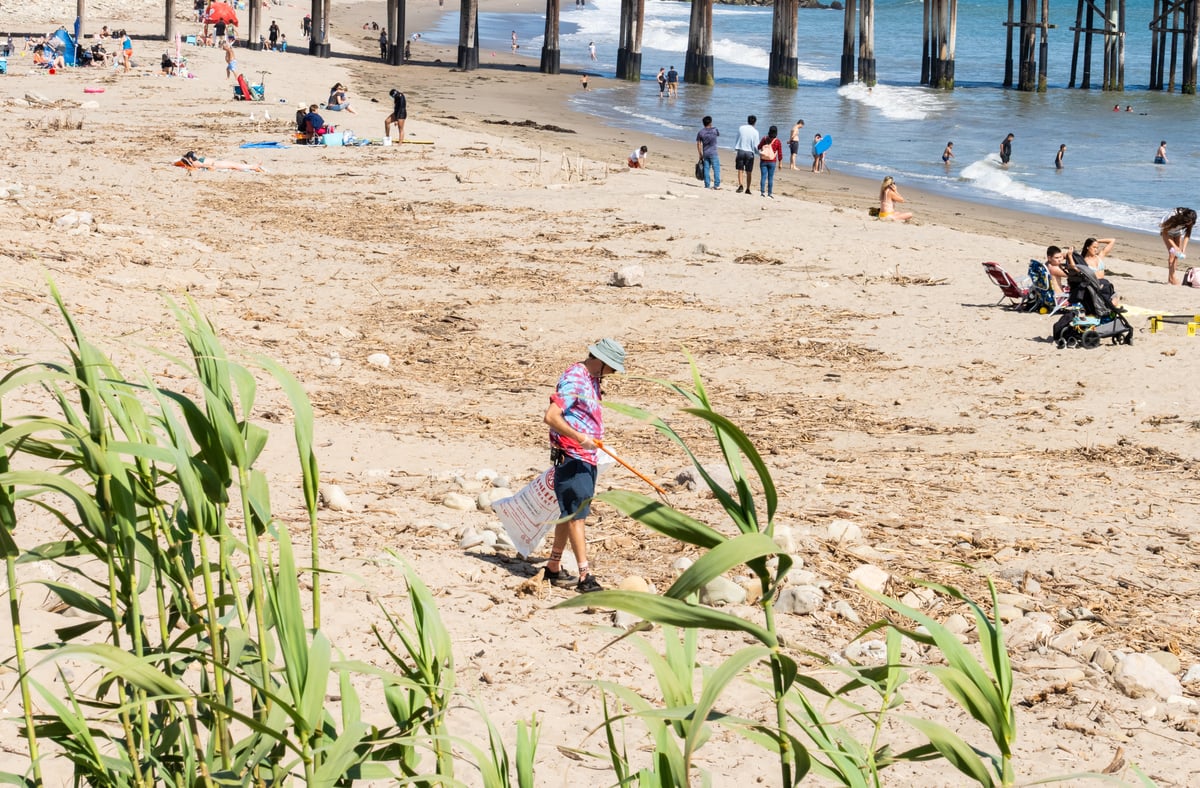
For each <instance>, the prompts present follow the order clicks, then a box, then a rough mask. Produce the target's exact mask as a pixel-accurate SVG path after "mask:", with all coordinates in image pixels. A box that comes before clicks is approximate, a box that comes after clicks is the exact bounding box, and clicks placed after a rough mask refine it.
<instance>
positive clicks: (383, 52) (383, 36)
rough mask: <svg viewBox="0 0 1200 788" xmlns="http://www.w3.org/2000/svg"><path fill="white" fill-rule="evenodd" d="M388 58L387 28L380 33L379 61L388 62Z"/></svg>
mask: <svg viewBox="0 0 1200 788" xmlns="http://www.w3.org/2000/svg"><path fill="white" fill-rule="evenodd" d="M387 56H388V37H387V28H386V27H385V28H383V29H382V30H380V31H379V59H380V60H387Z"/></svg>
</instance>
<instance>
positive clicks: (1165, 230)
mask: <svg viewBox="0 0 1200 788" xmlns="http://www.w3.org/2000/svg"><path fill="white" fill-rule="evenodd" d="M1195 226H1196V212H1195V211H1193V210H1192V209H1191V208H1176V209H1175V210H1174V211H1172V212H1171V213H1169V214H1167V215H1166V216H1164V217H1163V218H1162V221H1161V222H1159V225H1158V235H1159V237H1160V238H1162V241H1163V244H1164V245H1165V246H1166V247H1167V283H1168V284H1172V285H1177V284H1179V279H1178V278H1177V277H1176V276H1175V266H1176V265H1177V264H1178V262H1179V261H1180V260H1183V259H1184V258H1186V257H1187V255H1186V254H1184V252H1185V251H1186V250H1187V245H1188V240H1189V239H1191V237H1192V228H1193V227H1195Z"/></svg>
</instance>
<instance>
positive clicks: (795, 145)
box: [788, 120, 804, 170]
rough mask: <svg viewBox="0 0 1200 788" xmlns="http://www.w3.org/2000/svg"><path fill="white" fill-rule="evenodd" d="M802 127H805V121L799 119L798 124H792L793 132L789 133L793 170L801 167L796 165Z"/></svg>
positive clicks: (789, 150)
mask: <svg viewBox="0 0 1200 788" xmlns="http://www.w3.org/2000/svg"><path fill="white" fill-rule="evenodd" d="M802 128H804V121H803V120H798V121H796V125H795V126H792V133H791V134H789V135H788V153H789V157H790V158H791V162H790V164H791V168H792V169H793V170H796V169H799V167H797V166H796V156H798V155H799V153H800V129H802Z"/></svg>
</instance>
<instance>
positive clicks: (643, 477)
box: [593, 439, 667, 497]
mask: <svg viewBox="0 0 1200 788" xmlns="http://www.w3.org/2000/svg"><path fill="white" fill-rule="evenodd" d="M593 442H594V443H595V444H596V448H598V449H600V451H602V452H604V453H605V454H607V455H608V456H609V457H612V458H613V459H614V460H616V461H617V462H619V463H621V465H623V466H624V467H625V470H627V471H629V472H630V473H632V474H633V475H634V476H636V477H638V478H639V479H641V480H642V481H644V482H645V483H646V484H648V485H650V486H651V487H653V488H654V489H655V490H658V494H659V495H662V496H664V497H666V494H667V491H666V490H664V489H663V488H661V487H659V486H658V485H657V484H655V483H654V482H652V481H650V478H649V477H648V476H646V475H645V474H643V473H641V472H639V471H638V470H637V469H636V468H634V467H633V466H632V465H630V464H629V463H627V462H625V461H624V460H622V459H621V458H620V457H618V456H617V455H615V454H613V453H612V452H611V451H609V450H608V449H606V448H605V447H604V444H603V443H602V442H601V441H598V440H595V439H593Z"/></svg>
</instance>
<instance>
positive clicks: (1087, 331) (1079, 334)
mask: <svg viewBox="0 0 1200 788" xmlns="http://www.w3.org/2000/svg"><path fill="white" fill-rule="evenodd" d="M1067 285H1068V286H1069V287H1070V290H1071V305H1070V306H1067V307H1064V309H1063V316H1062V317H1061V318H1059V320H1058V322H1057V323H1055V324H1054V335H1053V339H1054V343H1055V345H1057V346H1058V347H1059V349H1062V348H1068V347H1083V348H1094V347H1099V346H1100V342H1101V340H1104V339H1111V340H1112V344H1114V345H1132V344H1133V326H1132V325H1130V323H1129V321H1128V320H1126V319H1125V314H1124V310H1122V309H1121V308H1120V307H1118V306H1116V305H1115V304H1113V302H1112V285H1111V284H1109V283H1108V282H1104V283H1101V281H1100V280H1099V279H1097V278H1096V274H1095V273H1094V272H1093V271H1092V269H1091V268H1088V266H1087V265H1085V264H1084V262H1083V261H1082V260H1081V259H1080V258H1079V256H1078V255H1075V256H1074V258H1073V260H1072V264H1071V265H1070V266H1068V268H1067Z"/></svg>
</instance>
